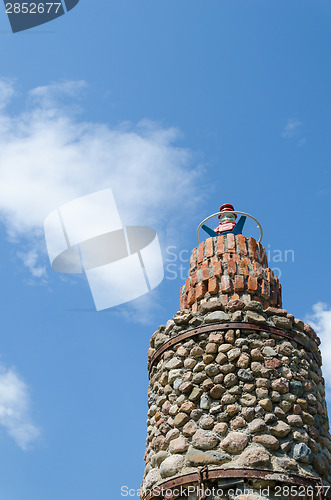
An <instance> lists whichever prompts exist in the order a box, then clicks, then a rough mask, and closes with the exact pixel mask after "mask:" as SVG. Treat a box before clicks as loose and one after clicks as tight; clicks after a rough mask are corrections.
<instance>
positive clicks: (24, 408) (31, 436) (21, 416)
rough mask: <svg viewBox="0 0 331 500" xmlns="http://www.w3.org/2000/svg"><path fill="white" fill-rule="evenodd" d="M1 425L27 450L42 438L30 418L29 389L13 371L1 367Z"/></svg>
mask: <svg viewBox="0 0 331 500" xmlns="http://www.w3.org/2000/svg"><path fill="white" fill-rule="evenodd" d="M0 425H1V426H2V427H4V428H5V430H6V431H7V433H8V434H9V435H10V436H11V437H12V438H13V439H14V440H15V442H16V444H17V445H18V446H19V447H20V448H22V449H23V450H26V449H28V448H29V446H30V445H31V444H32V443H33V442H34V441H35V440H36V439H37V438H38V437H39V436H40V431H39V429H38V428H37V427H36V426H35V425H34V424H33V423H32V421H31V417H30V397H29V392H28V387H27V385H26V384H25V382H24V381H23V380H22V378H21V377H20V376H19V375H18V374H17V373H16V372H15V370H13V369H6V368H5V367H4V366H2V365H0Z"/></svg>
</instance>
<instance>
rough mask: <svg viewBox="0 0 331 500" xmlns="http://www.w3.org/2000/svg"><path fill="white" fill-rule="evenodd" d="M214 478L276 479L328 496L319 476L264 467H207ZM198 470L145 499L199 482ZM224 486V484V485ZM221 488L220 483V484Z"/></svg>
mask: <svg viewBox="0 0 331 500" xmlns="http://www.w3.org/2000/svg"><path fill="white" fill-rule="evenodd" d="M216 479H264V480H268V481H276V482H278V483H286V484H292V485H296V486H305V487H307V488H308V487H312V488H314V490H313V491H314V494H316V496H317V495H323V497H324V498H330V497H331V495H330V493H329V489H328V491H327V492H325V490H324V487H322V486H323V482H322V480H321V479H320V478H313V477H308V476H300V475H299V474H291V473H287V472H286V473H285V472H276V471H272V470H265V469H209V470H208V480H209V481H211V480H216ZM199 482H200V471H198V472H193V473H192V474H185V475H183V476H179V477H175V478H174V479H170V480H168V481H165V482H164V483H161V484H159V485H158V486H157V487H155V488H154V489H153V490H152V491H150V492H149V493H148V495H147V496H146V497H145V500H152V499H153V498H155V499H161V498H163V496H162V492H165V491H167V492H169V491H170V490H172V489H173V488H178V487H186V486H189V485H190V484H194V483H195V484H197V485H198V484H199ZM224 487H226V484H225V485H224ZM220 488H221V485H220Z"/></svg>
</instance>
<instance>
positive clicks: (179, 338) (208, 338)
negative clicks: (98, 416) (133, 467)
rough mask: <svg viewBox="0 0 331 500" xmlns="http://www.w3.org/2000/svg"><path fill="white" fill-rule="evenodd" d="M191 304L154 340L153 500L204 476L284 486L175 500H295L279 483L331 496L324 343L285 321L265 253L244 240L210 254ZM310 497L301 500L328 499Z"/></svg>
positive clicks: (202, 258)
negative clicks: (316, 486) (187, 478)
mask: <svg viewBox="0 0 331 500" xmlns="http://www.w3.org/2000/svg"><path fill="white" fill-rule="evenodd" d="M180 304H181V309H180V310H179V311H178V312H177V313H176V314H175V316H174V317H173V318H172V319H170V320H169V321H168V322H167V324H166V325H162V326H160V327H159V329H158V330H157V331H156V332H155V333H154V334H153V335H152V338H151V343H150V345H151V347H150V349H149V353H148V355H149V373H150V384H149V389H148V405H149V409H148V420H147V442H146V452H145V463H146V466H145V474H144V479H143V484H142V489H141V498H142V499H146V500H147V499H149V498H157V499H163V498H167V497H166V496H164V495H162V494H160V495H159V496H155V495H154V497H153V496H152V497H151V496H149V495H150V492H151V491H153V489H154V491H155V490H156V489H157V488H158V487H160V486H161V485H162V484H164V483H165V482H167V481H169V480H171V479H175V478H180V477H182V476H184V475H186V474H192V473H196V472H198V471H199V470H201V468H202V467H204V466H208V471H212V470H213V469H217V470H221V471H222V470H224V471H227V470H230V469H237V470H238V471H240V470H247V469H251V470H253V471H255V470H263V471H267V472H268V471H270V473H271V474H273V475H269V476H265V477H264V478H253V479H251V480H249V479H247V477H246V478H245V477H243V478H242V480H241V481H239V480H238V479H237V483H236V486H235V487H233V486H232V489H229V488H230V486H231V484H232V483H231V481H230V483H231V484H230V483H229V480H223V479H222V478H221V477H220V478H218V480H217V481H216V482H213V483H210V482H209V483H208V484H209V486H211V485H213V486H215V485H216V486H219V487H222V494H219V492H218V493H217V494H216V493H210V494H209V496H208V495H205V497H204V496H203V493H201V492H200V493H198V492H192V493H190V494H189V495H186V496H185V495H179V496H168V498H190V499H191V500H195V499H199V498H206V499H207V498H208V499H210V500H220V499H223V498H224V499H225V498H229V499H230V498H231V499H232V498H235V499H237V500H259V499H261V498H275V499H276V498H290V496H289V494H287V490H286V489H280V490H278V492H280V494H279V493H278V494H277V488H286V487H290V486H291V480H290V479H289V480H286V481H285V482H279V483H278V482H277V477H282V478H283V479H284V478H291V477H293V476H295V477H300V478H312V479H315V480H318V481H319V482H320V481H322V482H323V484H324V487H325V488H327V486H328V485H330V482H331V470H330V464H331V436H330V434H329V423H328V415H327V408H326V402H325V388H324V380H323V377H322V372H321V354H320V350H319V347H318V345H319V343H320V341H319V339H318V337H317V335H316V333H315V332H314V330H313V329H312V328H311V327H310V326H309V325H308V324H306V323H304V322H303V321H301V320H299V319H296V318H294V316H293V315H291V314H288V313H287V311H286V310H285V309H282V304H281V287H280V284H279V282H278V279H277V278H276V277H275V276H274V275H273V273H272V271H271V270H270V269H269V268H268V264H267V259H266V254H265V251H264V249H263V247H262V246H261V245H260V244H258V243H256V242H255V240H254V239H253V238H245V237H244V236H242V235H239V236H236V237H234V236H233V235H227V236H219V237H217V238H209V239H208V240H207V241H206V242H203V243H201V244H200V245H199V247H198V248H197V249H194V250H193V255H192V258H191V267H190V277H189V278H188V280H187V281H186V284H185V285H184V286H183V287H182V289H181V293H180ZM277 474H278V476H277ZM239 475H240V472H239ZM238 481H239V482H238ZM289 483H290V486H289ZM229 484H230V486H229ZM320 484H322V483H320ZM226 485H228V486H226ZM238 485H239V486H238ZM224 488H225V489H224ZM243 488H244V489H245V491H246V493H244V490H243ZM263 488H264V489H263ZM303 488H304V487H303ZM247 491H248V493H247ZM302 491H303V492H304V493H305V495H306V496H303V495H301V497H300V498H308V497H310V498H311V497H312V496H313V497H316V498H321V496H322V495H321V494H320V491H319V492H317V490H316V491H315V490H314V491H313V494H310V496H309V494H308V493H307V491H306V490H305V491H304V490H302ZM323 492H324V490H322V493H323Z"/></svg>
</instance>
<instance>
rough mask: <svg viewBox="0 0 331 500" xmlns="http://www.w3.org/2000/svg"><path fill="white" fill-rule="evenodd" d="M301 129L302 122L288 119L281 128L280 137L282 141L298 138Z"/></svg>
mask: <svg viewBox="0 0 331 500" xmlns="http://www.w3.org/2000/svg"><path fill="white" fill-rule="evenodd" d="M301 127H302V122H301V121H300V120H298V119H294V118H289V119H288V120H287V122H286V124H285V126H284V128H283V131H282V133H281V136H282V137H283V138H284V139H292V138H294V137H298V135H299V132H300V129H301Z"/></svg>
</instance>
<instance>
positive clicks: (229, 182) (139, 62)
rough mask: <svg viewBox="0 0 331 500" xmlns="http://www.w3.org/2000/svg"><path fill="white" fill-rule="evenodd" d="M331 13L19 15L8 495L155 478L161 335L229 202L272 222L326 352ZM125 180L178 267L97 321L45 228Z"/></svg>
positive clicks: (62, 496)
mask: <svg viewBox="0 0 331 500" xmlns="http://www.w3.org/2000/svg"><path fill="white" fill-rule="evenodd" d="M330 15H331V6H330V2H328V1H320V0H316V1H314V2H311V1H305V0H300V1H299V0H291V1H289V0H284V1H283V0H277V2H276V1H271V0H270V1H265V0H263V1H262V0H261V1H254V0H252V1H247V0H237V1H232V2H230V1H223V0H215V1H214V0H209V1H208V2H206V1H202V0H194V1H192V0H190V1H188V0H180V1H176V2H175V1H173V0H168V1H161V0H153V1H146V0H140V1H139V2H138V1H132V0H125V1H123V0H114V1H109V0H99V1H98V2H87V1H84V0H81V1H80V3H79V4H78V6H77V7H76V8H74V9H73V10H72V11H71V12H70V13H68V14H66V15H65V16H63V17H61V18H59V19H57V20H55V21H53V22H51V23H49V24H47V25H44V26H41V27H39V28H36V29H34V30H30V31H26V32H22V33H17V34H15V35H14V34H11V33H10V27H9V22H8V19H7V16H6V15H5V12H4V7H2V10H1V16H0V42H1V43H0V57H1V85H0V130H1V134H0V172H1V183H0V217H1V221H2V223H1V228H0V231H1V256H2V258H1V263H0V269H1V281H0V287H1V296H2V300H1V305H2V307H1V318H2V328H1V341H0V356H1V357H0V362H1V370H0V439H1V442H0V449H1V452H0V470H1V471H2V473H1V481H0V499H1V500H46V499H47V500H69V499H70V500H75V499H80V500H89V499H90V498H93V499H95V500H105V499H108V498H109V499H110V498H121V494H120V488H121V486H122V485H127V486H130V487H131V488H139V485H140V483H141V479H142V476H143V466H144V464H143V455H144V449H145V438H146V424H145V422H146V415H147V383H148V380H147V370H146V362H147V349H148V344H149V338H150V336H151V335H152V334H153V332H154V331H155V330H156V328H157V327H158V325H159V324H162V323H165V322H166V321H167V319H169V318H170V317H172V316H173V314H174V313H175V312H176V311H177V309H178V306H179V304H178V293H179V287H180V285H181V284H182V281H183V280H182V279H181V277H180V269H179V266H180V265H182V266H183V268H184V269H185V267H186V266H187V262H184V260H185V256H186V254H185V253H184V254H180V251H181V250H186V249H188V250H191V249H192V248H193V247H194V246H195V245H196V240H195V230H196V227H197V225H198V224H199V222H200V221H201V220H202V219H203V218H205V217H206V216H207V215H209V214H211V213H213V212H216V211H217V210H218V208H219V206H220V204H222V203H225V202H230V203H233V204H234V205H235V207H236V209H237V210H243V211H247V212H248V213H251V214H252V215H253V216H255V217H256V218H257V219H258V220H259V221H260V222H261V223H262V225H263V228H264V232H265V235H264V239H263V243H264V245H265V247H266V248H267V250H269V251H270V255H271V257H273V256H274V257H275V261H274V262H273V261H271V262H270V265H271V267H277V268H278V270H279V271H278V274H280V275H281V276H280V279H281V282H282V285H283V304H284V307H285V308H287V309H288V311H289V312H290V313H293V314H295V315H296V316H297V317H299V318H305V317H307V316H310V318H311V321H312V322H313V323H314V325H315V326H316V328H317V329H318V331H319V333H320V334H321V335H322V336H323V339H324V346H325V348H324V359H325V360H328V357H329V354H328V353H329V351H330V349H328V345H329V344H328V335H329V336H330V334H331V311H330V307H331V301H330V298H329V283H330V266H329V248H330V244H331V241H330V240H331V238H330V230H329V222H328V218H329V216H330V209H329V206H330V194H331V186H330V154H331V150H330V145H329V144H330V142H329V137H330V132H331V122H330V104H331V103H330V99H331V92H330V89H331V67H330V60H331V57H330V56H331V54H330V52H331V31H330ZM108 187H111V188H112V189H113V192H114V196H115V198H116V200H117V202H118V207H119V210H120V212H121V214H122V215H123V221H124V222H125V223H126V224H136V223H137V224H143V225H145V224H146V225H151V226H152V227H154V228H155V229H156V230H157V231H158V234H159V237H160V240H161V244H162V248H163V252H164V259H165V260H166V262H165V264H166V273H165V276H166V279H165V280H164V281H163V283H162V284H161V285H160V286H159V287H158V288H157V289H155V290H153V291H152V292H151V293H150V294H148V296H146V297H144V298H142V299H137V300H136V301H133V302H132V303H130V304H126V305H123V306H119V307H117V308H113V309H109V310H107V311H103V312H99V313H97V312H95V311H94V310H93V308H94V306H93V301H92V298H91V295H90V291H89V288H88V286H87V283H86V281H84V279H83V278H82V277H76V278H68V277H67V276H64V275H59V274H56V273H54V272H53V271H52V269H51V268H50V265H49V263H48V260H47V255H46V252H45V244H44V240H43V233H42V222H43V220H44V218H45V217H46V216H47V215H48V213H49V212H50V211H52V210H53V209H55V208H57V207H58V206H59V205H60V204H61V203H63V202H64V201H70V200H71V199H74V198H75V197H76V196H80V195H84V194H88V193H90V192H93V191H96V190H98V189H103V188H108ZM251 230H252V234H253V232H254V231H255V229H254V228H253V227H252V228H251ZM255 234H256V233H255ZM170 246H171V248H169V247H170ZM276 250H278V252H275V251H276ZM285 250H292V251H293V252H292V253H288V259H287V262H284V260H285ZM169 252H172V253H174V254H175V255H176V261H175V262H170V261H169V260H168V261H167V259H174V256H173V255H170V254H169ZM180 255H182V256H183V259H182V260H183V262H181V258H180ZM276 255H277V258H278V260H279V258H280V256H281V258H282V260H283V262H279V261H277V258H276ZM293 255H294V260H293V257H292V256H293ZM169 264H172V267H170V268H169V267H167V266H169ZM173 264H174V265H173ZM183 272H184V271H183ZM173 278H175V279H173ZM323 303H324V304H325V305H321V304H323ZM329 365H330V366H331V364H330V363H326V367H325V376H326V378H327V379H328V377H329V376H331V372H330V368H328V366H329Z"/></svg>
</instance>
